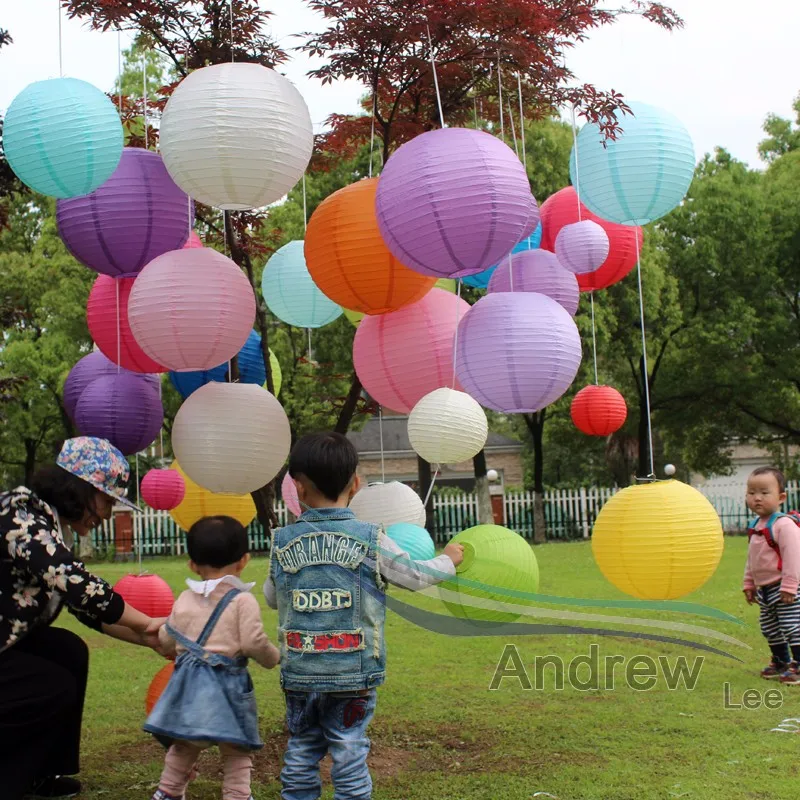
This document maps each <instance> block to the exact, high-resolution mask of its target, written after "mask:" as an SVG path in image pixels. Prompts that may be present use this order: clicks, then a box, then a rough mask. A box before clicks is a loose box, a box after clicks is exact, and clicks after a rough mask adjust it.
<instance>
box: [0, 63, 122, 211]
mask: <svg viewBox="0 0 800 800" xmlns="http://www.w3.org/2000/svg"><path fill="white" fill-rule="evenodd" d="M122 139H123V136H122V123H121V122H120V119H119V115H118V114H117V109H116V108H115V107H114V104H113V103H112V102H111V101H110V100H109V99H108V97H106V95H105V94H103V92H101V91H100V90H99V89H97V88H95V87H94V86H92V85H91V84H90V83H86V82H85V81H79V80H76V79H75V78H52V79H50V80H46V81H37V82H36V83H31V84H29V85H28V86H27V87H25V88H24V89H23V90H22V91H21V92H20V93H19V94H18V95H17V96H16V97H15V98H14V99H13V100H12V101H11V105H10V106H9V107H8V111H7V112H6V116H5V119H4V121H3V150H4V152H5V157H6V159H7V160H8V163H9V165H10V167H11V169H13V170H14V172H15V174H16V175H17V177H18V178H19V179H20V180H21V181H22V182H23V183H24V184H25V185H26V186H29V187H30V188H31V189H33V190H34V191H37V192H41V193H42V194H47V195H50V196H52V197H76V196H77V195H83V194H88V193H89V192H93V191H94V190H95V189H96V188H97V187H98V186H100V185H101V184H103V183H104V182H105V181H106V180H107V179H108V178H109V177H110V176H111V174H112V173H113V172H114V170H115V169H116V168H117V164H119V159H120V156H121V155H122Z"/></svg>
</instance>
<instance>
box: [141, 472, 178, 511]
mask: <svg viewBox="0 0 800 800" xmlns="http://www.w3.org/2000/svg"><path fill="white" fill-rule="evenodd" d="M139 491H140V494H141V497H142V500H144V501H145V503H147V505H149V506H150V508H155V509H156V510H158V511H171V510H172V509H173V508H176V507H177V506H179V505H180V504H181V502H182V501H183V498H184V495H185V494H186V484H185V483H184V480H183V477H182V476H181V474H180V473H179V472H177V471H176V470H174V469H151V470H150V471H149V472H148V473H146V474H145V476H144V478H142V484H141V486H140V487H139Z"/></svg>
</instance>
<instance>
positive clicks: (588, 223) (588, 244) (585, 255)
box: [556, 219, 610, 275]
mask: <svg viewBox="0 0 800 800" xmlns="http://www.w3.org/2000/svg"><path fill="white" fill-rule="evenodd" d="M609 248H610V244H609V241H608V234H607V233H606V232H605V231H604V230H603V228H602V227H600V225H598V224H597V223H596V222H593V221H592V220H590V219H585V220H583V221H582V222H573V223H572V224H571V225H565V226H564V227H563V228H562V229H561V230H560V231H559V232H558V236H556V255H557V256H558V260H559V261H560V262H561V265H562V266H563V267H565V268H566V269H568V270H569V271H570V272H574V273H575V274H576V275H583V274H584V273H585V272H594V271H595V270H596V269H599V268H600V267H601V266H602V265H603V263H604V262H605V260H606V259H607V258H608V251H609Z"/></svg>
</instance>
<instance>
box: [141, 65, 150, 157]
mask: <svg viewBox="0 0 800 800" xmlns="http://www.w3.org/2000/svg"><path fill="white" fill-rule="evenodd" d="M142 115H143V117H144V149H145V150H148V149H149V142H148V139H147V53H146V52H144V53H142Z"/></svg>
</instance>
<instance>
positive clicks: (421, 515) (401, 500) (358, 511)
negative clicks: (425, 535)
mask: <svg viewBox="0 0 800 800" xmlns="http://www.w3.org/2000/svg"><path fill="white" fill-rule="evenodd" d="M350 510H351V511H352V512H353V513H354V514H355V515H356V517H358V519H360V520H361V521H362V522H372V523H373V524H374V525H383V526H384V527H386V528H388V527H389V526H390V525H396V524H397V523H398V522H407V523H409V524H410V525H420V526H421V527H424V526H425V506H423V505H422V500H420V497H419V495H418V494H417V493H416V492H415V491H414V490H413V489H412V488H411V487H410V486H406V485H405V484H404V483H400V482H399V481H391V482H390V483H371V484H370V485H369V486H365V487H364V488H363V489H362V490H361V491H360V492H359V493H358V494H357V495H356V496H355V497H354V498H353V499H352V500H351V501H350Z"/></svg>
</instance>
